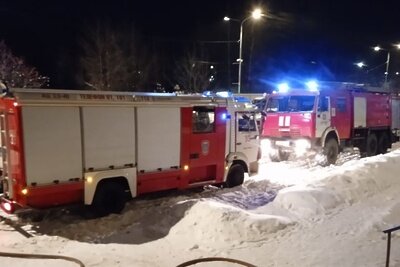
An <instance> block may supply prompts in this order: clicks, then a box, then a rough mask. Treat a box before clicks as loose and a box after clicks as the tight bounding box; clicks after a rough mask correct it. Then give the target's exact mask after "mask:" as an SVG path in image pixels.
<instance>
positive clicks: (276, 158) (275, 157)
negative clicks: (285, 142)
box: [269, 149, 290, 162]
mask: <svg viewBox="0 0 400 267" xmlns="http://www.w3.org/2000/svg"><path fill="white" fill-rule="evenodd" d="M289 157H290V153H289V152H285V151H282V150H281V149H278V150H277V151H276V153H275V154H272V155H270V156H269V158H270V159H271V161H273V162H280V161H286V160H288V159H289Z"/></svg>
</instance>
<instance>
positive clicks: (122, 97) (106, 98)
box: [7, 88, 246, 107]
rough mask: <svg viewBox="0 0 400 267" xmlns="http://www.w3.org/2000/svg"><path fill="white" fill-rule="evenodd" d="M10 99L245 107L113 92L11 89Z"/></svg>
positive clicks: (217, 99)
mask: <svg viewBox="0 0 400 267" xmlns="http://www.w3.org/2000/svg"><path fill="white" fill-rule="evenodd" d="M9 96H11V97H13V98H14V99H15V100H16V101H17V102H18V105H48V104H51V105H124V106H125V105H134V106H141V105H153V104H157V105H168V106H169V105H176V106H193V105H199V104H200V105H204V104H205V105H215V106H233V105H234V106H236V107H241V106H243V107H244V106H245V104H246V103H239V102H237V101H235V99H234V98H233V97H221V96H202V95H176V94H174V93H143V92H116V91H111V92H110V91H83V90H55V89H25V88H24V89H11V90H10V94H9V95H7V97H9Z"/></svg>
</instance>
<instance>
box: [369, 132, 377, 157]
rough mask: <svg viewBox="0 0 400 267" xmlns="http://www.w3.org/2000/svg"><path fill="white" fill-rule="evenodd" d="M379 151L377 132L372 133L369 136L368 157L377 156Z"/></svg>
mask: <svg viewBox="0 0 400 267" xmlns="http://www.w3.org/2000/svg"><path fill="white" fill-rule="evenodd" d="M377 153H378V140H377V138H376V134H374V133H370V134H369V135H368V137H367V157H370V156H375V155H376V154H377Z"/></svg>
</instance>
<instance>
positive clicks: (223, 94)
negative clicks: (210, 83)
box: [216, 91, 232, 98]
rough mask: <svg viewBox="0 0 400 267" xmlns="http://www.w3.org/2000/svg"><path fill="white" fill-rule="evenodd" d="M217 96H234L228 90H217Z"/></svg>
mask: <svg viewBox="0 0 400 267" xmlns="http://www.w3.org/2000/svg"><path fill="white" fill-rule="evenodd" d="M216 95H217V96H219V97H225V98H227V97H232V93H231V92H227V91H223V92H217V93H216Z"/></svg>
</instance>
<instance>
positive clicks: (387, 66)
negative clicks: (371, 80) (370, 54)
mask: <svg viewBox="0 0 400 267" xmlns="http://www.w3.org/2000/svg"><path fill="white" fill-rule="evenodd" d="M374 50H375V51H376V52H379V51H381V50H384V51H387V57H386V71H385V85H386V84H387V81H388V75H389V64H390V51H389V50H386V49H383V48H381V47H380V46H379V45H377V46H375V47H374Z"/></svg>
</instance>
